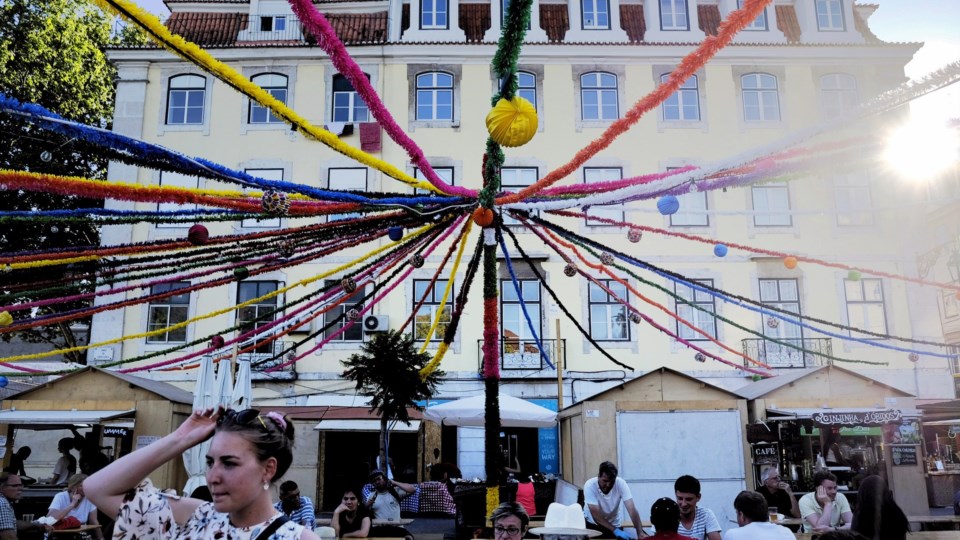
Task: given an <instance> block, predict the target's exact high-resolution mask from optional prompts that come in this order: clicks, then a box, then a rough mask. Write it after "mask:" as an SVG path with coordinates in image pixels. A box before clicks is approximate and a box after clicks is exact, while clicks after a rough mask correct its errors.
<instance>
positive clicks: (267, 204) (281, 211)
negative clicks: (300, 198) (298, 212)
mask: <svg viewBox="0 0 960 540" xmlns="http://www.w3.org/2000/svg"><path fill="white" fill-rule="evenodd" d="M260 205H261V206H263V211H264V212H266V213H268V214H273V215H275V216H282V215H286V213H287V212H288V211H289V210H290V201H289V200H288V199H287V194H286V193H282V192H279V191H274V190H272V189H271V190H268V191H265V192H264V193H263V197H261V198H260Z"/></svg>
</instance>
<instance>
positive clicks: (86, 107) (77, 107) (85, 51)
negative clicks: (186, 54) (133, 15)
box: [0, 0, 143, 362]
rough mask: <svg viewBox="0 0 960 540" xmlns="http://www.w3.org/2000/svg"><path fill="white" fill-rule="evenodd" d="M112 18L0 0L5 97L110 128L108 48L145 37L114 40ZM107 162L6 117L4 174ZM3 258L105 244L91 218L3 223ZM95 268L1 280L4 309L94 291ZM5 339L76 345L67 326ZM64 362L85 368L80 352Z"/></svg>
mask: <svg viewBox="0 0 960 540" xmlns="http://www.w3.org/2000/svg"><path fill="white" fill-rule="evenodd" d="M112 25H113V19H112V18H110V17H108V16H107V15H105V14H104V13H103V12H101V11H100V10H98V9H96V8H95V7H94V6H93V5H92V4H91V3H89V2H86V1H83V0H43V1H42V2H38V1H36V0H0V92H2V93H3V94H5V95H7V96H10V97H13V98H16V99H17V100H19V101H21V102H27V103H37V104H39V105H42V106H43V107H45V108H47V109H48V110H51V111H53V112H55V113H57V114H59V115H61V116H63V117H65V118H68V119H70V120H75V121H78V122H81V123H84V124H89V125H93V126H97V127H109V126H110V119H111V116H112V113H113V104H114V93H115V79H116V69H115V68H114V67H113V66H112V65H111V64H110V63H109V62H108V60H107V57H106V55H105V54H104V50H105V49H106V48H107V47H109V46H111V45H119V44H128V43H129V44H137V43H143V36H142V35H138V34H137V33H136V32H131V31H129V30H124V31H122V32H120V33H118V34H117V35H116V36H113V35H112V34H111V28H112ZM106 166H107V161H106V160H105V159H103V158H102V157H100V156H99V155H98V152H97V149H96V147H94V146H90V145H86V144H83V143H80V142H78V141H74V140H69V139H65V138H63V137H61V136H59V135H55V134H51V133H49V132H44V131H42V130H38V129H36V128H35V127H34V126H31V125H29V124H28V123H27V122H25V121H24V119H22V118H20V117H17V116H15V115H9V114H2V113H0V168H4V169H13V170H22V171H32V172H42V173H49V174H59V175H70V176H80V177H86V178H95V179H103V178H105V176H106ZM100 205H102V201H91V200H84V199H81V198H78V197H72V196H61V195H54V194H47V193H18V192H10V191H0V210H2V211H13V210H21V211H24V210H25V211H36V210H57V209H59V210H69V209H76V208H89V207H97V206H100ZM0 224H2V226H0V252H16V251H34V250H51V249H60V248H63V247H67V246H70V247H75V246H89V245H96V244H98V243H99V240H100V236H99V232H98V229H97V227H96V225H95V224H94V223H93V222H92V221H91V220H89V219H62V220H52V219H42V220H41V219H33V220H29V221H13V220H2V221H0ZM94 270H95V266H94V265H93V264H81V265H73V266H70V267H64V266H51V267H43V268H37V269H29V270H20V271H13V272H6V273H3V274H0V304H4V305H5V304H11V303H18V302H24V301H28V300H36V299H39V298H43V297H44V296H43V295H39V294H37V293H34V292H32V291H35V290H38V289H40V288H43V287H50V286H54V285H56V286H66V287H68V288H69V289H68V290H67V291H60V292H58V293H56V294H51V296H66V295H69V294H75V293H78V292H88V291H89V290H91V283H92V272H93V271H94ZM85 305H89V302H73V303H70V304H60V305H57V306H50V307H44V308H40V309H39V310H37V311H36V312H33V313H19V314H17V315H16V317H17V318H18V319H20V318H24V317H29V316H40V315H46V314H51V313H56V312H62V311H67V310H71V309H77V308H79V307H83V306H85ZM77 323H79V324H84V323H86V324H88V323H89V320H84V321H74V322H73V323H62V324H57V325H50V326H46V327H38V328H35V329H31V330H27V331H23V332H16V333H8V334H2V338H3V340H4V341H7V342H9V341H10V340H12V339H19V340H23V341H27V342H30V343H46V344H48V345H49V346H51V347H55V348H63V347H71V346H73V345H75V336H74V332H73V331H72V330H71V328H70V326H71V324H77ZM66 356H67V358H65V359H66V360H71V361H75V362H83V361H84V360H85V354H84V353H82V352H78V353H72V354H68V355H66Z"/></svg>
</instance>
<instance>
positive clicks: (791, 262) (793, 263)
mask: <svg viewBox="0 0 960 540" xmlns="http://www.w3.org/2000/svg"><path fill="white" fill-rule="evenodd" d="M783 265H784V266H786V267H787V268H789V269H790V270H793V269H794V268H796V267H797V258H796V257H794V256H793V255H791V256H789V257H787V258H785V259H783Z"/></svg>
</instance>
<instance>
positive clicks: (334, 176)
mask: <svg viewBox="0 0 960 540" xmlns="http://www.w3.org/2000/svg"><path fill="white" fill-rule="evenodd" d="M327 188H328V189H335V190H338V191H354V192H364V191H366V190H367V168H366V167H331V168H330V169H328V170H327ZM362 215H363V214H361V213H360V212H348V213H345V214H335V215H332V216H330V217H329V220H330V221H341V220H344V219H357V218H359V217H360V216H362Z"/></svg>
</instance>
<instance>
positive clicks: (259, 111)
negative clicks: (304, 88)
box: [247, 73, 287, 124]
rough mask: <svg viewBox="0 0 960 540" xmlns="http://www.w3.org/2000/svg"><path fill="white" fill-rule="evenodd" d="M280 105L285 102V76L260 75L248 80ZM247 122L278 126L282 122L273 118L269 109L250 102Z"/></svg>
mask: <svg viewBox="0 0 960 540" xmlns="http://www.w3.org/2000/svg"><path fill="white" fill-rule="evenodd" d="M250 80H251V81H253V84H256V85H258V86H259V87H260V88H263V89H264V91H266V92H267V93H268V94H270V95H271V96H273V97H274V99H276V100H277V101H279V102H281V103H286V102H287V76H286V75H280V74H279V73H261V74H260V75H255V76H254V77H253V78H251V79H250ZM247 122H248V123H250V124H280V123H283V120H281V119H280V118H277V117H276V116H274V114H273V113H272V112H271V111H270V109H268V108H266V107H264V106H263V105H261V104H259V103H257V102H256V101H254V100H252V99H251V100H250V110H249V112H248V118H247Z"/></svg>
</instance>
